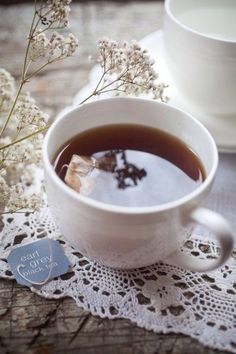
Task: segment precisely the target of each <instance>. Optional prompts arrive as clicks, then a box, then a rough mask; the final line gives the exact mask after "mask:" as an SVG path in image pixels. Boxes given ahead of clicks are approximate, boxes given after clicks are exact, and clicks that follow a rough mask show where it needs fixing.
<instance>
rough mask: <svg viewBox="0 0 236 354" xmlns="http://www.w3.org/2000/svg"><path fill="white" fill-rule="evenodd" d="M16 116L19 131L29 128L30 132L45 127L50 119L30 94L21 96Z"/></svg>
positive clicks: (15, 112)
mask: <svg viewBox="0 0 236 354" xmlns="http://www.w3.org/2000/svg"><path fill="white" fill-rule="evenodd" d="M14 114H15V117H16V118H17V120H18V124H17V129H18V130H22V129H25V128H27V130H28V132H29V131H30V132H32V131H33V130H35V128H38V129H39V128H43V127H45V126H46V123H47V121H48V118H49V117H48V114H46V113H44V112H42V111H41V110H40V109H39V108H38V107H37V106H36V104H35V100H34V99H33V98H32V97H31V96H30V94H29V93H26V94H23V95H21V96H20V98H19V100H18V103H17V105H16V109H15V111H14Z"/></svg>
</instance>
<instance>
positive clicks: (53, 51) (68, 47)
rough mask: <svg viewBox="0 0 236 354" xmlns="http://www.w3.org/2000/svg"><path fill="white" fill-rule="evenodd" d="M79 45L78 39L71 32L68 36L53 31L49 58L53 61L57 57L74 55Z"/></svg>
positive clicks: (49, 46)
mask: <svg viewBox="0 0 236 354" xmlns="http://www.w3.org/2000/svg"><path fill="white" fill-rule="evenodd" d="M77 47H78V39H77V38H76V37H75V36H74V35H73V34H72V33H70V34H69V35H68V36H67V37H64V36H62V35H60V34H59V33H57V32H53V34H52V36H51V38H50V39H49V43H48V52H47V56H48V60H49V61H53V60H54V59H55V58H56V59H59V58H66V57H70V56H72V55H73V54H74V53H75V51H76V49H77Z"/></svg>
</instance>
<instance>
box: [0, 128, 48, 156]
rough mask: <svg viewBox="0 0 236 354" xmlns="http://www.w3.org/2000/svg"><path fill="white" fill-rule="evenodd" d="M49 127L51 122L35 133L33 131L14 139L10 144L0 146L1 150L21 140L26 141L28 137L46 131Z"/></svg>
mask: <svg viewBox="0 0 236 354" xmlns="http://www.w3.org/2000/svg"><path fill="white" fill-rule="evenodd" d="M49 127H50V124H49V125H46V126H45V127H43V128H41V129H38V130H36V131H35V132H33V133H31V134H28V135H25V136H23V137H22V138H20V139H18V140H15V141H13V142H12V143H10V144H7V145H4V146H1V147H0V151H1V150H4V149H7V148H9V147H10V146H13V145H15V144H18V143H20V142H21V141H24V140H26V139H30V138H32V137H33V136H35V135H37V134H39V133H42V132H44V131H45V130H47V129H48V128H49Z"/></svg>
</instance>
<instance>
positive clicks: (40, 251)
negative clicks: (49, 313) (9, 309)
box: [7, 238, 70, 287]
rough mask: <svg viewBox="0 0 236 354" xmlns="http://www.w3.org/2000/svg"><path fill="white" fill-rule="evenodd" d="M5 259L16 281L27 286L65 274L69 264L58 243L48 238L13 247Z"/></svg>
mask: <svg viewBox="0 0 236 354" xmlns="http://www.w3.org/2000/svg"><path fill="white" fill-rule="evenodd" d="M7 261H8V263H9V266H10V268H11V271H12V273H13V275H14V276H15V279H16V281H17V283H19V284H22V285H26V286H29V287H30V286H32V285H40V283H42V284H43V283H44V282H45V281H47V280H49V279H52V278H55V277H58V276H59V275H62V274H65V273H66V272H67V271H68V269H69V266H70V263H69V261H68V259H67V257H66V256H65V254H64V251H63V248H62V247H61V245H60V243H59V242H58V241H56V240H51V239H48V238H46V239H42V240H39V241H35V242H32V243H29V244H27V245H24V246H19V247H17V248H15V249H13V250H12V251H11V252H10V254H9V256H8V258H7Z"/></svg>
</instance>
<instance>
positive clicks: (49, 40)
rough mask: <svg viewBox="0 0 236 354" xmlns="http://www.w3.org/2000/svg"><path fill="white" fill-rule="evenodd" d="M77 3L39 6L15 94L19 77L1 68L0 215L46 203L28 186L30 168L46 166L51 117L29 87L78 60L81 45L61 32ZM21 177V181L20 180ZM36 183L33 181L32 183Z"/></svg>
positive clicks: (51, 1) (51, 0)
mask: <svg viewBox="0 0 236 354" xmlns="http://www.w3.org/2000/svg"><path fill="white" fill-rule="evenodd" d="M70 2H71V0H48V1H42V0H41V1H35V8H34V15H33V19H32V23H31V27H30V31H29V35H28V41H27V47H26V52H25V58H24V63H23V68H22V74H21V79H20V85H19V87H18V90H17V91H16V90H15V80H14V78H13V77H12V76H11V75H10V73H8V72H7V71H6V70H4V69H0V192H1V202H0V214H1V210H2V209H3V207H4V213H7V212H11V213H12V212H19V211H21V210H24V209H25V208H27V209H31V210H32V211H34V210H36V209H37V208H39V206H40V205H41V202H40V200H41V198H40V197H39V196H36V195H31V196H26V195H25V193H24V184H23V183H22V182H23V181H24V182H25V181H26V179H27V180H28V181H29V176H30V177H31V178H32V176H33V174H32V173H30V172H29V171H30V170H29V168H28V166H32V165H35V164H36V165H37V164H39V163H40V161H41V145H42V139H43V135H42V132H43V131H45V130H46V129H47V128H48V123H47V122H48V115H47V114H45V113H43V112H42V111H41V110H40V109H39V108H38V106H37V105H36V103H35V101H34V99H33V98H32V97H31V96H30V94H29V93H22V90H23V87H24V85H25V84H26V83H27V82H28V81H29V80H30V79H31V78H32V77H33V76H35V75H37V74H38V73H39V72H40V71H42V70H43V69H45V67H46V66H48V65H51V64H53V63H55V62H58V61H60V60H63V59H65V58H67V57H70V56H72V55H73V54H74V53H75V51H76V49H77V47H78V40H77V38H76V37H75V36H74V35H73V34H72V33H69V34H68V35H67V36H66V37H65V36H63V35H61V34H59V33H58V32H56V30H58V29H64V28H65V27H67V26H68V22H69V21H68V15H69V12H70V6H69V4H70ZM16 171H17V172H18V175H19V178H18V179H17V180H16V178H15V176H14V178H12V176H13V175H17V173H16ZM31 182H32V181H31Z"/></svg>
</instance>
